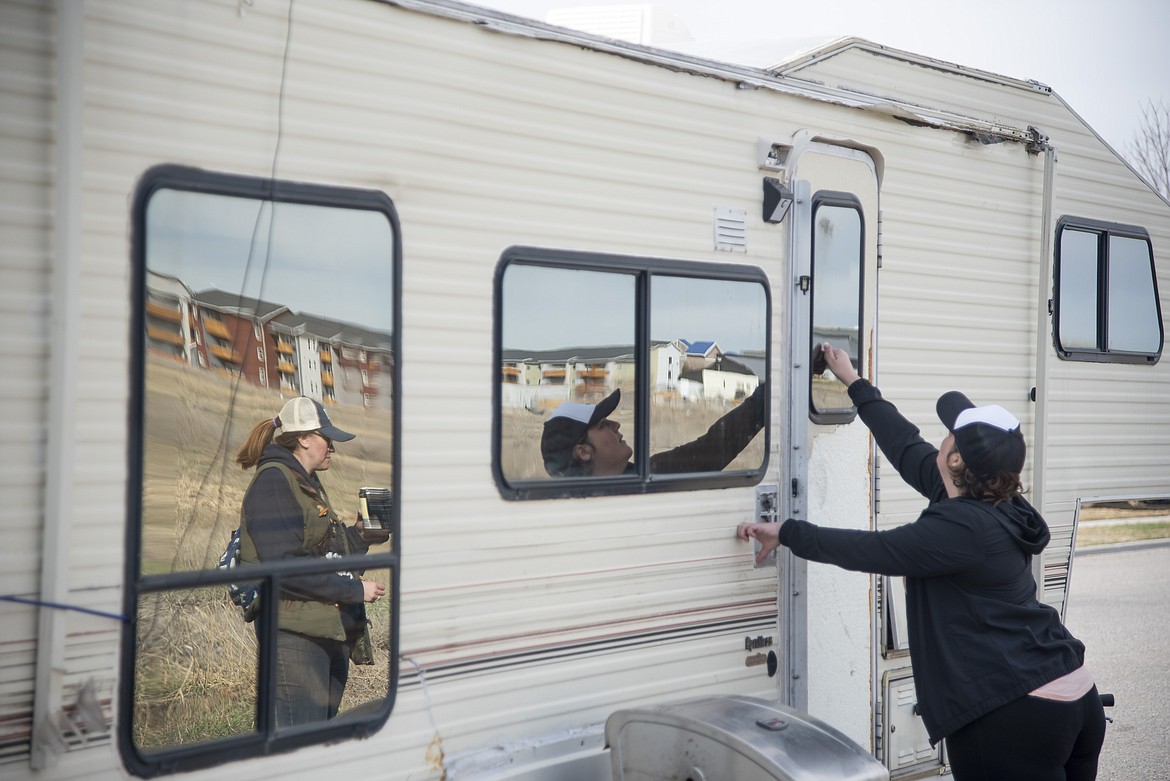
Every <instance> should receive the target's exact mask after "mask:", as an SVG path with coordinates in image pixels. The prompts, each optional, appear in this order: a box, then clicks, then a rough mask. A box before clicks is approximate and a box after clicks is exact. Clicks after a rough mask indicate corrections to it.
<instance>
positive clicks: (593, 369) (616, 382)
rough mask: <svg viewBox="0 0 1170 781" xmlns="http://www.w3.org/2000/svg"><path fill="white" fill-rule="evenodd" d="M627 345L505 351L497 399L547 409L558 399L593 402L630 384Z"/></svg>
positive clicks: (631, 367)
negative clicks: (615, 389) (498, 397)
mask: <svg viewBox="0 0 1170 781" xmlns="http://www.w3.org/2000/svg"><path fill="white" fill-rule="evenodd" d="M634 366H635V361H634V351H633V347H632V346H630V345H604V346H596V347H594V346H589V347H565V348H560V349H556V350H521V349H504V350H503V351H501V355H500V403H501V404H502V405H503V406H504V407H527V408H528V409H532V410H538V409H548V408H552V407H555V406H556V405H558V404H560V403H561V402H562V401H568V400H573V401H597V400H599V399H601V398H603V397H604V396H606V395H607V394H609V393H611V392H612V391H613V389H614V388H617V387H621V386H627V387H633V383H634V374H635V371H634Z"/></svg>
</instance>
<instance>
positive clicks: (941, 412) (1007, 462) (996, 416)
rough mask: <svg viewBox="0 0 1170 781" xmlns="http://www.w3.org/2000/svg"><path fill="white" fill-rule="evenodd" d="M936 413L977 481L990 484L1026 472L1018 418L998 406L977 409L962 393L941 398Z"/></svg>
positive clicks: (945, 395)
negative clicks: (996, 479)
mask: <svg viewBox="0 0 1170 781" xmlns="http://www.w3.org/2000/svg"><path fill="white" fill-rule="evenodd" d="M935 411H936V412H937V413H938V419H939V420H941V421H942V422H943V425H945V426H946V427H947V430H949V431H950V432H951V433H952V434H954V435H955V446H956V447H957V448H958V449H959V455H960V456H962V457H963V463H964V464H966V465H967V468H968V469H970V470H971V471H972V472H973V473H974V474H975V476H976V477H978V478H980V479H981V480H987V479H990V478H993V477H995V476H996V475H998V474H1002V473H1005V472H1007V473H1011V474H1019V473H1020V472H1022V471H1023V469H1024V459H1025V457H1026V456H1027V454H1028V448H1027V446H1026V445H1025V444H1024V434H1023V432H1022V431H1020V421H1019V419H1017V418H1016V416H1015V415H1013V414H1012V413H1010V412H1008V411H1007V410H1006V409H1004V408H1003V407H1001V406H999V405H998V404H989V405H987V406H986V407H976V406H975V405H974V404H972V403H971V400H970V399H968V398H967V397H966V396H964V395H963V394H962V393H960V392H959V391H949V392H947V393H944V394H943V395H942V396H939V398H938V402H937V403H936V404H935Z"/></svg>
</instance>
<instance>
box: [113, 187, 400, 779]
mask: <svg viewBox="0 0 1170 781" xmlns="http://www.w3.org/2000/svg"><path fill="white" fill-rule="evenodd" d="M164 189H168V190H181V191H187V192H196V193H207V194H212V195H225V196H233V197H242V198H251V199H256V200H270V201H276V202H281V203H292V204H302V205H309V206H328V207H334V208H343V209H358V210H367V211H376V212H378V213H380V214H382V215H383V216H384V217H386V219H387V220H388V221H389V223H390V227H391V231H392V248H391V250H392V254H391V262H392V264H393V268H392V270H391V278H392V283H393V285H394V291H393V298H394V301H393V312H392V317H391V323H392V325H391V327H392V329H393V333H392V334H391V345H392V347H391V349H392V350H393V354H394V357H395V359H394V362H393V365H392V367H391V369H390V382H391V393H392V399H391V414H392V415H393V424H392V425H393V428H394V431H393V433H392V440H391V456H390V457H391V459H392V464H393V473H392V486H391V490H392V491H393V495H394V496H396V497H397V496H400V495H401V494H400V492H399V488H400V486H401V483H402V477H401V471H402V470H401V466H400V464H401V458H400V455H401V451H400V446H399V441H400V439H401V437H400V436H399V432H400V431H401V426H402V411H401V401H400V399H401V367H400V362H401V355H402V349H401V346H402V343H401V332H402V315H401V312H402V306H401V302H402V235H401V226H400V223H399V219H398V214H397V211H396V209H395V207H394V204H393V202H392V201H391V200H390V198H389V196H387V195H386V194H385V193H383V192H381V191H378V190H367V189H358V188H349V187H336V186H330V185H318V184H307V183H301V182H291V181H286V180H274V179H266V178H260V177H254V176H246V175H239V174H231V173H222V172H215V171H208V170H204V169H199V168H192V167H188V166H182V165H171V164H164V165H159V166H155V167H153V168H151V169H149V170H148V171H146V172H145V173H144V174H143V176H142V178H141V179H140V180H139V182H138V186H137V188H136V191H135V193H134V199H133V203H132V207H131V208H132V211H131V233H132V237H131V285H130V301H129V305H130V313H131V315H130V320H131V336H130V394H129V395H130V405H129V419H128V433H129V440H128V447H127V477H128V479H127V488H126V492H127V496H126V507H127V516H126V545H125V548H126V563H125V568H124V574H123V582H124V584H125V589H124V595H123V610H124V615H126V616H128V619H127V622H126V623H125V624H124V625H123V630H122V654H121V660H120V684H119V695H120V703H119V718H118V736H117V740H118V745H119V751H120V754H121V756H122V759H123V761H124V762H125V764H126V767H127V769H128V770H129V771H130V772H131V773H133V774H134V775H136V776H140V777H143V778H150V777H154V776H158V775H163V774H171V773H178V772H188V771H191V770H197V769H202V768H208V767H213V766H217V765H223V764H227V763H230V762H234V761H239V760H246V759H253V758H256V757H262V756H267V755H269V754H274V753H284V752H288V751H292V750H295V749H298V748H301V747H303V746H310V745H321V744H326V743H335V742H337V741H340V740H346V739H353V738H364V737H368V736H369V735H372V734H373V733H375V732H377V731H378V730H379V729H380V728H381V727H383V726H384V725H385V724H386V722H387V720H388V719H389V718H390V714H391V712H392V711H393V709H394V704H395V700H396V696H397V691H398V679H399V660H398V656H399V619H400V614H401V607H400V603H399V596H400V588H399V581H400V574H401V573H400V566H399V559H400V551H401V534H400V530H401V517H400V509H399V508H400V505H401V502H400V501H396V502H394V503H393V510H392V517H391V519H390V533H391V550H390V551H389V552H388V553H370V554H367V555H362V556H347V557H342V558H321V559H308V560H305V561H304V562H301V561H290V560H282V561H276V562H266V563H259V564H249V565H248V567H247V569H246V570H245V571H244V572H245V573H246V577H242V573H241V571H240V570H239V569H234V570H226V569H202V570H191V571H181V572H170V573H165V574H155V575H144V574H142V573H141V572H140V566H139V562H140V557H141V553H142V534H141V532H142V486H143V464H142V457H143V445H142V442H143V434H144V431H145V421H144V401H145V391H146V388H145V355H146V350H145V342H146V336H145V334H146V328H145V301H146V290H147V287H146V276H147V275H146V270H147V267H146V262H147V257H146V210H147V206H148V204H149V202H150V199H151V197H152V196H153V195H154V194H155V193H156V192H158V191H160V190H164ZM225 542H226V541H225ZM339 569H367V570H372V569H385V570H387V571H388V573H389V582H388V583H387V591H388V594H387V597H388V598H389V599H390V600H391V602H390V606H389V609H390V626H389V632H390V638H389V643H390V648H389V669H388V671H387V678H388V680H387V684H388V685H387V692H386V699H385V701H384V702H383V703H382V705H381V706H380V707H379V708H378V709H377V711H376V712H374V713H372V714H369V715H363V716H355V717H351V718H346V719H334V720H331V721H327V722H320V723H315V724H312V725H306V726H304V727H294V728H283V729H281V730H280V732H279V734H278V732H277V728H276V724H275V719H274V718H273V717H272V716H273V707H272V704H273V702H274V700H275V691H274V679H275V663H276V642H275V638H276V632H277V628H276V624H277V619H278V610H277V607H276V603H277V600H272V599H262V600H261V603H260V604H261V610H260V613H259V615H258V616H257V617H256V619H255V624H254V625H255V627H256V632H257V635H258V640H259V644H258V654H257V656H258V663H259V669H258V671H257V689H258V691H257V698H256V704H257V711H256V730H255V731H254V732H250V733H247V734H241V735H233V736H229V737H226V738H220V739H216V740H210V741H206V742H201V743H194V744H184V745H179V746H175V747H169V748H165V749H158V750H151V751H149V752H145V753H144V752H143V751H141V750H140V749H139V747H138V746H136V745H135V743H134V738H133V725H134V706H135V702H134V699H135V698H134V695H135V688H134V687H135V666H136V658H137V650H138V649H137V633H138V598H139V595H141V594H144V593H150V592H160V591H182V590H187V589H194V588H205V587H223V588H224V589H225V590H226V587H227V585H228V584H229V583H232V582H241V581H256V582H258V583H259V584H260V588H261V593H262V594H273V593H279V590H280V581H281V578H282V577H284V576H287V575H292V574H312V573H315V572H335V571H338V570H339ZM242 620H243V619H242V618H241V621H242ZM265 703H267V707H261V706H262V705H264V704H265Z"/></svg>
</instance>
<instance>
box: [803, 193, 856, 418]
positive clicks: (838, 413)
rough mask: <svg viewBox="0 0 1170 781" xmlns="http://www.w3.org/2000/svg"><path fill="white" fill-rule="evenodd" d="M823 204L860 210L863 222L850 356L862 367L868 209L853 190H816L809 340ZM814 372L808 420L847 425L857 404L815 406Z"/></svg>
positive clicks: (811, 330) (811, 329)
mask: <svg viewBox="0 0 1170 781" xmlns="http://www.w3.org/2000/svg"><path fill="white" fill-rule="evenodd" d="M822 206H838V207H841V208H848V209H852V210H853V211H855V212H857V217H858V223H859V224H860V226H861V236H860V242H859V254H858V258H857V265H858V270H857V337H858V343H857V352H858V354H857V355H856V356H851V357H853V358H854V360H855V362H856V363H857V365H858V367H860V366H861V357H862V355H861V353H862V345H861V334H863V333H864V332H865V209H864V208H862V205H861V200H860V199H859V198H858V197H857V196H856V195H853V194H852V193H846V192H837V191H834V190H822V191H819V192H817V193H816V194H815V195H814V196H813V198H812V209H811V211H810V215H811V220H812V224H811V226H810V228H811V230H810V231H809V236H810V237H811V239H810V246H809V278H810V283H809V285H810V287H809V291H810V292H809V307H808V310H809V311H808V333H809V337H810V341H811V337H812V335H813V333H814V326H815V324H816V316H817V313H816V302H817V297H816V291H817V269H816V257H817V231H816V224H817V211H818V210H819V209H820V208H821V207H822ZM809 350H810V359H809V366H810V367H811V366H812V365H813V361H812V359H811V351H812V350H813V345H811V344H810V345H809ZM859 371H860V368H859ZM813 376H814V375H813V372H812V371H811V370H810V371H809V373H808V418H809V420H810V421H812V422H813V423H816V424H818V425H822V426H828V425H844V424H847V423H852V422H853V420H854V419H855V418H856V417H857V407H856V406H855V405H852V404H851V405H850V406H848V407H842V408H839V409H831V410H819V409H817V408H816V406H814V403H813V393H812V390H813V389H812V381H813Z"/></svg>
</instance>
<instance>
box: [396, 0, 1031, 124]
mask: <svg viewBox="0 0 1170 781" xmlns="http://www.w3.org/2000/svg"><path fill="white" fill-rule="evenodd" d="M377 2H381V3H385V4H387V5H393V6H397V7H399V8H403V9H405V10H408V11H414V12H417V13H425V14H430V15H432V16H440V17H444V18H448V19H454V20H458V21H463V22H468V23H470V24H475V25H478V26H480V27H483V28H485V29H488V30H491V31H493V32H498V33H503V34H505V35H515V36H519V37H525V38H534V39H538V40H544V41H551V42H555V43H566V44H570V45H573V46H579V47H582V48H585V49H590V50H593V51H598V52H605V53H608V54H613V55H615V56H619V57H626V58H628V59H632V60H637V61H639V62H644V63H647V64H651V65H657V66H659V67H662V68H668V69H670V70H675V71H682V72H686V73H692V74H695V75H699V76H707V77H711V78H717V79H722V80H723V81H727V82H731V83H734V84H736V85H737V86H739V87H740V88H742V89H768V90H774V91H776V92H782V93H785V94H788V95H796V96H801V97H806V98H811V99H813V100H819V101H823V102H826V103H835V104H838V105H842V106H846V107H848V108H857V109H862V110H867V111H876V112H878V113H882V114H887V115H889V116H891V117H895V118H897V119H900V120H902V121H907V122H911V123H914V124H923V125H928V126H931V127H935V128H938V129H941V130H953V131H955V132H959V133H965V134H969V135H973V136H975V137H976V138H978V139H980V140H981V141H983V142H984V143H993V142H998V141H1016V142H1020V143H1024V144H1027V143H1030V142H1031V141H1032V134H1031V132H1030V131H1029V129H1028V128H1019V127H1013V126H1011V125H1005V124H1002V123H1000V122H994V121H990V120H984V119H980V118H978V117H971V116H964V115H962V114H957V113H954V112H951V111H947V110H945V109H937V108H931V107H927V106H921V105H916V104H913V103H909V102H906V101H897V100H893V99H891V98H890V97H888V96H878V95H869V94H866V93H863V92H858V91H854V90H846V89H839V88H834V87H829V86H826V85H824V84H818V83H814V82H810V81H806V80H803V79H798V78H795V77H793V76H790V75H787V74H786V73H781V72H778V71H770V70H765V69H761V68H754V67H751V66H747V65H736V64H734V63H726V62H718V61H716V60H708V59H704V58H702V57H695V56H693V55H688V54H683V53H681V52H673V51H668V50H665V49H657V48H654V47H652V46H645V45H642V44H635V43H629V42H626V41H619V40H615V39H613V38H605V37H603V36H599V35H593V34H591V33H586V32H580V31H577V30H571V29H568V28H566V27H557V26H556V25H552V24H548V23H545V22H540V21H536V20H534V19H526V18H524V17H520V16H513V15H512V14H507V13H503V12H501V11H495V10H492V9H488V8H482V7H480V6H476V5H470V4H468V3H463V2H459V1H458V0H377ZM840 43H841V44H842V45H848V46H860V45H864V46H866V47H868V48H870V49H871V50H873V51H875V52H880V53H882V54H885V55H886V56H905V57H917V55H913V54H911V53H910V52H900V51H899V50H897V49H890V48H889V47H886V46H881V45H878V44H874V43H872V42H870V41H865V40H863V39H860V38H847V39H843V40H842V41H841V42H840ZM819 52H820V56H824V54H825V49H824V48H822V49H821V50H819ZM941 64H942V63H939V65H941ZM954 68H956V69H959V70H958V72H961V73H963V74H965V75H972V71H971V69H969V68H961V69H960V66H954ZM992 76H993V74H986V75H985V76H982V77H981V78H991V77H992ZM994 78H995V80H997V81H999V82H1001V83H1007V84H1011V85H1014V86H1021V87H1024V88H1030V89H1037V84H1036V83H1035V82H1022V81H1019V80H1017V79H1008V78H1007V77H994ZM1040 87H1043V85H1040ZM1039 91H1042V92H1049V94H1051V93H1050V91H1049V90H1048V88H1047V87H1043V88H1042V89H1040V90H1039Z"/></svg>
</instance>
